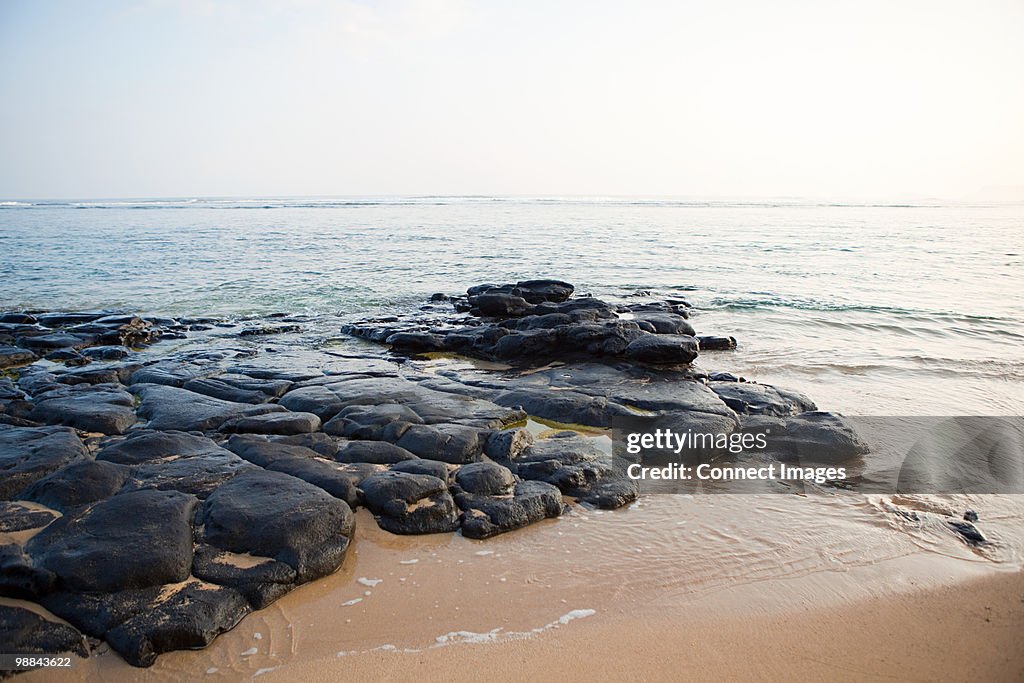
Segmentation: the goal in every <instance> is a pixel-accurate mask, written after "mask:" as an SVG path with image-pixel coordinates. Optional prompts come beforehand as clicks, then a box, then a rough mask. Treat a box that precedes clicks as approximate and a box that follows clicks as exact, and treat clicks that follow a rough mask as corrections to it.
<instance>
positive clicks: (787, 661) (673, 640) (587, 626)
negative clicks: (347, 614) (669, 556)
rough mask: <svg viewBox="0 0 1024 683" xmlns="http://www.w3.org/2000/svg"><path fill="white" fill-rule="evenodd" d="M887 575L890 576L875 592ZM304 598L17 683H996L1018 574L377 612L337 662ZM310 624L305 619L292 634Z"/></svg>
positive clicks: (336, 623)
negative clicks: (532, 609) (159, 647)
mask: <svg viewBox="0 0 1024 683" xmlns="http://www.w3.org/2000/svg"><path fill="white" fill-rule="evenodd" d="M339 573H348V572H346V571H345V570H344V569H343V570H342V572H339ZM896 577H902V578H901V580H896V581H889V580H887V579H893V578H896ZM910 577H913V578H910ZM330 581H331V580H330V579H328V580H327V582H328V583H329V582H330ZM851 587H854V588H853V592H852V593H851V592H850V591H849V590H848V589H850V588H851ZM315 588H316V586H315V585H310V586H307V587H304V588H300V589H299V590H297V591H296V592H295V593H294V594H292V595H289V596H286V597H285V598H283V599H282V601H281V606H282V608H283V609H284V610H285V612H286V613H290V614H292V615H293V617H294V620H295V621H294V625H295V627H296V628H299V627H300V626H301V627H305V629H308V633H305V634H304V635H302V634H299V635H295V636H294V637H293V638H292V640H290V641H288V642H285V641H284V640H283V639H282V632H281V631H280V628H281V627H282V626H284V621H280V622H279V623H277V624H276V625H275V624H274V623H273V622H274V619H273V618H271V617H270V615H266V617H265V618H264V619H252V618H250V619H247V620H245V621H243V622H242V623H241V624H239V626H237V627H236V628H235V629H233V630H232V631H231V632H228V633H225V634H224V635H222V636H221V637H220V638H219V639H218V640H217V641H216V642H214V643H213V644H212V645H211V646H210V647H208V648H207V649H205V650H201V651H191V652H189V651H178V652H174V653H168V654H166V655H164V656H163V657H161V659H160V660H159V661H158V662H157V664H156V665H155V666H154V667H152V668H151V669H136V668H133V667H130V666H128V665H127V663H125V662H124V661H122V660H120V658H118V657H117V656H116V655H114V654H113V653H112V652H106V653H103V654H100V655H99V656H94V657H93V658H91V659H89V660H79V661H76V666H75V668H73V669H72V670H71V671H70V672H65V673H62V674H55V673H53V672H48V671H36V672H30V673H29V674H27V676H26V680H39V681H48V680H58V678H59V679H60V680H67V678H68V673H70V674H71V678H72V679H73V680H109V679H115V680H120V681H143V680H173V679H175V677H176V676H179V675H180V674H181V672H183V671H188V672H189V673H190V675H194V676H201V675H204V674H205V676H204V677H205V678H207V679H209V680H218V679H224V678H225V677H226V678H227V679H239V678H259V679H260V680H261V681H277V680H281V681H284V680H295V679H296V678H300V679H301V680H313V681H317V680H323V681H330V680H338V679H339V678H340V677H344V678H355V679H364V678H365V679H367V680H369V679H372V680H408V678H409V677H410V676H411V675H413V674H414V673H415V675H418V676H424V677H426V678H430V679H433V678H442V677H443V678H444V679H445V680H467V681H468V680H479V679H480V677H482V676H486V677H489V678H495V679H498V680H506V679H509V678H510V676H509V671H512V670H514V671H515V672H516V674H515V675H516V677H517V678H524V677H533V676H538V677H539V676H542V675H553V676H565V677H569V676H572V677H576V678H579V677H589V678H592V679H596V680H613V679H615V680H620V679H621V678H622V677H624V676H629V677H632V678H634V679H639V680H664V679H665V678H666V677H675V678H680V677H682V678H687V679H692V678H702V679H706V678H710V677H716V678H733V679H736V678H744V679H751V678H757V679H760V680H784V679H785V680H793V679H794V678H797V679H804V680H822V679H828V680H863V679H865V678H878V677H891V678H895V679H900V680H908V679H909V680H936V679H941V680H979V679H980V680H991V681H1003V680H1006V681H1010V680H1019V679H1020V676H1021V675H1022V674H1024V654H1022V653H1024V647H1021V646H1022V645H1024V572H1022V571H1021V570H1020V569H1018V568H1014V569H1012V570H1006V569H1004V570H998V569H995V568H993V567H991V566H983V567H970V568H966V567H964V566H963V565H962V564H954V563H941V562H939V563H936V562H935V561H934V558H920V557H918V558H899V559H896V560H892V561H888V562H884V563H881V564H879V565H875V566H872V567H860V568H854V569H853V570H851V571H849V572H846V573H844V575H843V576H841V577H840V576H838V574H837V573H831V574H830V575H824V576H823V575H821V574H817V575H811V576H803V577H798V578H796V579H774V580H769V581H762V582H756V583H748V584H743V585H736V586H731V587H728V588H725V589H722V590H718V591H713V592H710V593H706V594H698V595H695V596H690V597H688V598H685V599H683V600H678V599H677V600H671V599H670V600H668V601H667V602H664V601H662V600H659V599H657V598H655V599H652V600H651V601H650V602H648V603H646V604H644V603H635V602H629V601H623V600H622V599H621V598H620V597H617V596H615V595H608V596H606V597H607V598H608V600H609V602H608V604H607V605H601V604H599V603H596V602H591V603H588V604H592V605H593V607H596V608H597V609H596V611H595V612H594V613H592V614H591V613H589V612H590V610H580V609H577V610H568V609H566V608H564V607H560V608H557V609H554V608H550V607H549V608H548V611H550V610H551V609H554V611H555V612H558V611H563V610H564V611H565V615H564V616H563V618H562V619H561V620H559V619H555V620H553V621H551V622H550V623H546V624H540V622H546V621H547V617H546V616H544V617H541V616H539V614H529V615H526V614H522V613H518V614H517V616H518V617H520V620H519V621H517V622H516V623H525V624H529V623H533V622H537V624H538V627H534V628H532V629H526V630H524V631H512V630H511V629H510V631H509V632H508V633H505V634H504V635H497V636H496V637H487V636H488V634H487V633H476V632H472V631H468V632H458V633H451V634H448V635H449V636H450V637H449V638H447V639H446V640H445V641H444V642H443V643H442V642H441V641H440V640H434V638H433V637H432V635H431V634H432V633H433V632H430V634H428V633H425V632H426V631H429V627H425V623H424V622H417V621H416V620H406V621H404V622H401V621H398V620H396V619H397V617H398V616H399V615H396V614H393V613H390V612H389V611H388V610H387V609H384V610H379V611H378V614H376V615H375V619H374V624H373V628H372V629H371V630H372V631H375V632H377V633H379V634H383V633H388V634H390V635H392V636H396V637H393V638H391V639H390V640H389V641H388V642H387V643H384V642H381V643H380V644H378V645H376V646H375V647H369V648H366V649H364V650H357V651H349V650H345V649H342V650H341V652H343V654H339V653H337V652H334V650H336V649H337V648H338V647H339V645H338V642H339V639H343V638H344V637H343V636H340V635H339V631H340V630H342V629H343V628H344V627H345V623H344V621H345V619H344V616H343V615H344V613H343V612H341V611H340V610H339V607H338V605H337V603H336V602H334V601H333V600H332V599H331V597H332V594H331V592H330V591H331V587H330V586H327V587H325V588H326V589H327V591H328V592H327V594H324V592H323V591H320V590H315ZM307 592H309V593H313V594H312V595H307V594H306V593H307ZM294 603H299V604H298V605H295V604H294ZM506 604H507V605H508V606H509V607H508V608H506V610H503V611H508V612H515V611H516V610H517V607H516V605H515V604H514V602H512V603H506ZM418 607H422V605H419V606H418ZM271 609H273V608H271ZM412 609H416V607H413V608H412ZM267 611H268V612H269V611H271V610H267ZM311 614H316V615H320V617H319V619H320V620H317V621H313V622H308V625H307V624H306V623H303V621H302V620H303V619H308V618H310V615H311ZM277 616H278V617H279V618H284V616H285V615H284V614H279V615H277ZM467 616H468V615H467ZM495 618H497V617H496V616H492V619H491V621H492V622H493V621H494V619H495ZM524 620H525V621H524ZM467 621H469V622H472V619H469V620H467ZM286 630H287V631H291V630H292V629H291V628H287V629H286ZM256 634H259V636H258V637H257V638H255V639H254V636H255V635H256ZM406 638H411V639H412V640H406ZM417 639H418V640H417ZM392 641H393V642H392ZM431 641H433V644H431ZM268 643H269V644H273V643H276V644H277V646H279V647H282V648H284V649H286V650H287V651H288V659H287V661H284V662H281V661H278V662H276V663H275V662H273V661H270V660H269V659H267V658H264V657H263V656H262V655H261V654H256V655H250V656H239V655H238V653H239V652H243V651H242V650H241V648H242V647H244V646H245V645H246V644H253V649H263V647H264V645H265V644H268ZM416 645H418V646H416ZM225 661H233V662H235V663H236V664H237V665H238V667H239V668H234V669H233V668H230V667H229V666H225V664H224V662H225ZM906 672H914V675H913V676H911V675H909V674H908V673H906Z"/></svg>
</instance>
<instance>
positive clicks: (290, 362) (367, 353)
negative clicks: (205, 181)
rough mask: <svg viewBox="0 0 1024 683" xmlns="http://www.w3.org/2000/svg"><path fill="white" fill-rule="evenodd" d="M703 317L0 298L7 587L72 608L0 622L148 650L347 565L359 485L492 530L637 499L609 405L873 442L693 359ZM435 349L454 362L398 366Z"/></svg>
mask: <svg viewBox="0 0 1024 683" xmlns="http://www.w3.org/2000/svg"><path fill="white" fill-rule="evenodd" d="M690 313H691V307H690V306H689V305H688V304H687V303H686V302H683V301H679V300H661V301H658V300H651V299H650V297H646V298H645V300H638V297H630V298H628V299H625V300H624V302H612V301H604V300H601V299H598V298H595V297H591V296H578V295H576V292H575V288H574V287H573V286H572V285H571V284H569V283H566V282H562V281H559V280H526V281H521V282H517V283H515V284H507V285H497V284H487V285H480V286H477V287H471V288H470V289H469V290H468V291H467V293H466V295H464V296H451V297H450V296H447V295H435V297H433V298H432V300H431V302H430V303H428V304H426V305H424V306H423V307H422V308H420V309H418V310H416V311H410V312H409V313H408V314H402V315H390V314H389V315H386V316H382V317H377V318H373V319H366V320H361V321H355V322H352V321H349V322H348V323H347V324H346V325H345V327H344V330H345V331H346V332H348V333H349V334H350V335H352V336H355V337H359V338H362V339H365V340H369V341H372V342H376V343H377V344H379V346H377V347H372V346H367V345H365V344H361V343H360V346H359V348H356V349H354V350H353V349H349V348H345V349H341V350H339V348H338V346H335V345H333V342H332V344H324V343H323V342H324V340H323V338H322V337H317V338H313V337H309V336H308V333H305V332H304V331H303V330H304V328H305V327H306V325H305V324H304V323H305V322H306V321H308V318H305V319H303V318H292V317H288V316H272V317H268V318H267V319H263V320H260V319H249V320H246V321H243V322H241V323H235V322H230V321H221V320H216V319H212V318H193V319H171V318H139V317H137V316H132V315H130V314H125V313H120V312H112V311H90V312H72V313H41V314H36V313H6V314H0V369H4V368H10V369H9V370H7V371H6V372H5V375H4V377H0V595H2V596H4V597H11V598H18V599H25V600H31V601H34V602H36V603H38V604H40V605H42V606H44V607H45V608H46V609H48V610H50V611H51V612H52V613H53V614H55V615H57V616H58V617H60V618H62V619H64V620H65V621H66V622H67V623H68V624H70V626H67V625H65V624H57V623H56V622H50V621H48V620H46V619H42V618H39V617H36V616H35V615H34V614H31V613H29V614H28V615H26V614H23V613H22V612H23V610H17V609H16V608H6V607H0V639H3V641H4V642H8V643H21V644H23V645H19V648H21V647H23V648H24V649H23V650H22V651H24V652H37V651H38V652H55V651H61V650H65V651H67V650H70V651H75V652H79V653H80V654H86V653H87V652H86V648H87V646H88V643H87V642H86V641H85V640H84V639H83V634H84V635H85V636H88V637H90V638H95V639H102V640H104V641H105V642H106V643H107V644H108V645H109V646H110V647H111V648H113V649H114V650H115V651H117V652H118V653H120V654H121V655H122V656H123V657H124V658H125V659H126V660H127V661H129V662H130V663H132V664H134V665H136V666H148V665H150V664H152V663H153V662H154V661H155V659H156V658H157V657H158V656H159V654H160V653H163V652H167V651H170V650H174V649H181V648H196V647H203V646H205V645H207V644H209V643H210V642H211V641H212V640H213V639H214V638H216V637H217V635H218V634H220V633H223V632H224V631H226V630H229V629H231V628H233V627H234V625H235V624H236V623H238V621H239V620H240V619H242V618H243V617H244V616H245V615H246V614H248V613H249V612H251V611H252V610H257V609H262V608H264V607H266V606H268V605H270V604H271V603H272V602H274V601H275V600H277V599H278V598H280V597H281V596H282V595H284V594H286V593H287V592H289V591H291V590H293V589H295V588H296V587H297V586H299V585H301V584H303V583H306V582H309V581H315V580H317V579H319V578H321V577H324V576H326V575H328V574H330V573H332V572H334V571H336V570H337V569H338V568H339V566H340V565H341V564H342V562H343V560H344V558H345V555H346V553H347V550H348V548H349V546H350V544H351V542H352V538H353V535H354V533H355V517H354V514H353V510H354V509H356V508H357V507H358V506H365V507H366V508H367V509H368V510H369V512H370V513H372V515H373V516H374V518H375V520H376V523H377V524H378V525H379V526H380V527H381V528H382V529H384V530H386V531H389V532H392V533H395V534H434V533H452V532H461V533H462V534H463V535H464V536H466V537H468V538H475V539H483V538H489V537H492V536H494V535H496V534H501V533H508V532H513V531H516V530H519V529H522V528H523V527H526V526H528V525H531V524H535V523H539V522H542V521H543V520H545V519H551V518H555V517H558V516H559V515H561V514H563V512H564V511H565V510H566V509H567V506H568V505H569V504H576V503H579V504H583V505H587V506H593V507H599V508H609V509H610V508H618V507H622V506H625V505H628V504H629V503H630V502H632V501H634V500H636V498H637V496H638V495H639V490H638V488H637V485H636V483H635V482H634V481H633V480H631V479H629V478H628V477H626V476H625V474H624V472H623V471H622V470H621V469H620V468H621V464H618V463H617V462H616V460H615V459H613V458H612V456H611V452H610V449H609V448H608V447H607V439H606V438H605V436H603V435H604V434H606V432H596V433H595V432H594V431H593V430H594V429H599V430H605V429H607V428H608V427H609V426H611V425H612V423H613V421H615V420H617V419H619V418H626V417H637V416H645V417H654V418H659V419H665V420H669V421H670V422H671V424H673V425H685V426H687V427H691V428H693V429H701V430H714V431H715V432H718V433H724V434H731V433H733V432H734V431H735V430H743V431H754V432H757V431H761V430H765V429H769V428H770V429H771V431H772V433H773V435H776V436H777V437H778V438H774V439H773V440H772V442H771V443H772V447H773V449H774V451H773V452H772V453H770V454H768V455H769V456H770V457H775V458H777V459H780V460H785V459H790V460H791V459H794V458H797V459H799V458H800V457H801V454H802V453H805V452H806V451H807V449H813V450H814V451H815V452H816V453H824V454H825V455H826V456H827V457H828V458H831V459H833V460H835V461H836V462H838V461H840V460H844V461H845V459H847V458H849V457H852V456H857V455H860V454H862V453H863V452H864V451H865V446H864V444H863V443H862V442H861V441H860V439H859V438H858V437H857V435H856V433H855V432H853V430H852V429H850V426H849V425H848V424H847V423H846V422H845V421H844V420H843V419H842V418H840V417H838V416H836V415H833V414H830V413H823V412H816V407H815V405H814V404H813V403H812V402H811V401H810V400H809V399H808V398H807V397H805V396H803V395H802V394H799V393H796V392H792V391H787V390H784V389H780V388H777V387H772V386H768V385H762V384H757V383H754V382H747V381H744V380H741V379H740V378H738V377H735V376H733V375H730V374H728V373H715V374H713V375H708V374H707V373H705V372H703V371H702V370H701V369H700V368H699V367H697V366H695V365H694V364H693V363H694V361H695V360H696V359H697V358H698V354H699V353H704V352H707V351H710V350H712V349H730V348H735V346H736V341H735V340H734V339H732V338H731V337H725V336H717V337H716V336H697V334H696V330H695V327H694V325H693V324H692V323H691V321H690ZM304 334H307V336H303V335H304ZM161 339H179V340H186V341H187V342H188V343H187V344H186V343H185V342H182V346H181V347H180V348H173V349H172V348H169V347H165V346H164V345H161V344H157V342H159V341H160V340H161ZM354 345H355V342H353V346H354ZM147 346H148V347H149V348H144V347H147ZM433 351H441V352H445V353H446V354H457V355H458V356H459V358H458V359H456V360H446V359H445V358H444V357H443V354H442V356H441V357H438V356H436V355H434V356H431V357H430V358H431V359H430V360H429V361H427V362H409V360H410V358H412V359H418V358H421V356H420V354H423V353H425V352H433ZM43 356H45V359H41V357H43ZM465 357H469V358H473V359H482V360H484V361H488V362H487V363H480V362H479V361H478V360H475V361H474V362H473V363H469V362H467V361H466V358H465ZM495 361H499V362H498V363H496V362H495ZM5 629H6V630H5ZM12 633H13V634H14V635H9V634H12ZM19 639H20V640H19ZM33 648H35V649H33Z"/></svg>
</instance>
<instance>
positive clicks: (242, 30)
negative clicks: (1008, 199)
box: [0, 0, 1024, 198]
mask: <svg viewBox="0 0 1024 683" xmlns="http://www.w3.org/2000/svg"><path fill="white" fill-rule="evenodd" d="M0 93H2V101H3V103H2V105H0V197H7V198H15V197H17V198H47V197H49V198H53V197H145V196H211V195H314V194H317V195H319V194H327V195H338V194H342V195H350V194H554V195H559V194H584V195H598V194H617V195H621V194H639V195H683V196H737V195H744V196H778V195H798V196H835V197H855V196H877V197H881V196H886V197H891V196H902V195H917V196H921V195H924V196H945V197H973V196H977V195H978V194H979V193H981V194H985V195H990V196H991V195H1000V196H1004V197H1005V196H1007V195H1009V196H1012V197H1014V198H1024V2H1021V0H991V1H986V0H956V1H953V2H950V1H946V0H921V1H918V0H882V1H878V0H859V1H856V2H855V1H852V0H849V1H845V2H839V1H829V0H806V1H803V2H792V1H787V0H773V1H772V2H764V1H763V0H746V1H737V0H715V1H711V0H706V1H704V2H678V1H677V2H671V1H666V2H616V3H604V2H593V1H589V2H529V1H523V2H503V3H499V2H482V1H481V2H476V3H470V2H459V1H457V0H437V1H430V0H387V1H383V2H365V3H363V2H328V1H326V0H295V1H291V2H285V1H283V0H281V1H272V0H237V1H235V2H231V1H229V0H223V1H221V0H193V1H188V0H180V1H172V0H168V1H166V2H161V1H158V0H150V1H137V2H78V1H68V2H51V1H47V0H25V1H21V0H0Z"/></svg>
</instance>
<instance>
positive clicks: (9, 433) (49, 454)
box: [0, 425, 88, 500]
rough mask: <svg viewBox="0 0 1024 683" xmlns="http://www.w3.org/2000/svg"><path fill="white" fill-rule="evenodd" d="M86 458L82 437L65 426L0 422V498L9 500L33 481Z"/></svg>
mask: <svg viewBox="0 0 1024 683" xmlns="http://www.w3.org/2000/svg"><path fill="white" fill-rule="evenodd" d="M86 457H88V451H87V450H86V448H85V446H84V445H83V444H82V441H81V439H79V438H78V436H77V435H76V434H75V432H74V431H73V430H71V429H68V428H67V427H11V426H8V425H0V499H2V500H11V498H12V497H14V496H15V495H17V494H18V493H19V492H20V491H22V490H23V489H24V488H25V487H27V486H28V485H30V484H32V483H33V482H35V481H37V480H39V479H42V478H43V477H45V476H46V475H48V474H50V473H51V472H53V471H55V470H57V469H59V468H60V467H62V466H63V465H66V464H67V463H69V462H72V461H75V460H79V459H84V458H86Z"/></svg>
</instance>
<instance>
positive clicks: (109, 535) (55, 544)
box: [25, 490, 198, 592]
mask: <svg viewBox="0 0 1024 683" xmlns="http://www.w3.org/2000/svg"><path fill="white" fill-rule="evenodd" d="M197 504H198V501H197V500H196V498H195V497H194V496H190V495H187V494H184V493H179V492H177V491H152V490H150V491H136V492H132V493H123V494H120V495H117V496H114V497H113V498H110V499H109V500H106V501H103V502H101V503H97V504H96V505H95V506H93V507H91V508H88V509H86V510H85V511H83V512H80V513H74V514H70V515H65V516H64V517H61V518H60V519H59V520H57V521H56V522H54V523H53V524H51V525H49V526H48V527H46V529H44V530H43V531H42V532H40V533H39V534H38V535H36V536H34V537H33V538H32V539H31V540H30V541H29V542H28V544H27V545H26V547H25V549H26V551H27V553H28V555H29V556H30V557H32V559H33V560H34V561H35V563H36V564H37V565H38V566H40V567H43V568H45V569H48V570H50V571H52V572H53V573H54V574H56V575H57V577H58V578H59V580H60V582H61V584H62V585H64V586H66V587H67V588H68V589H70V590H77V591H91V592H110V591H116V590H121V589H124V588H142V587H145V586H155V585H159V584H164V583H175V582H178V581H184V580H185V579H186V578H188V575H189V572H190V571H191V566H192V527H191V522H192V515H193V513H194V511H195V508H196V505H197Z"/></svg>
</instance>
